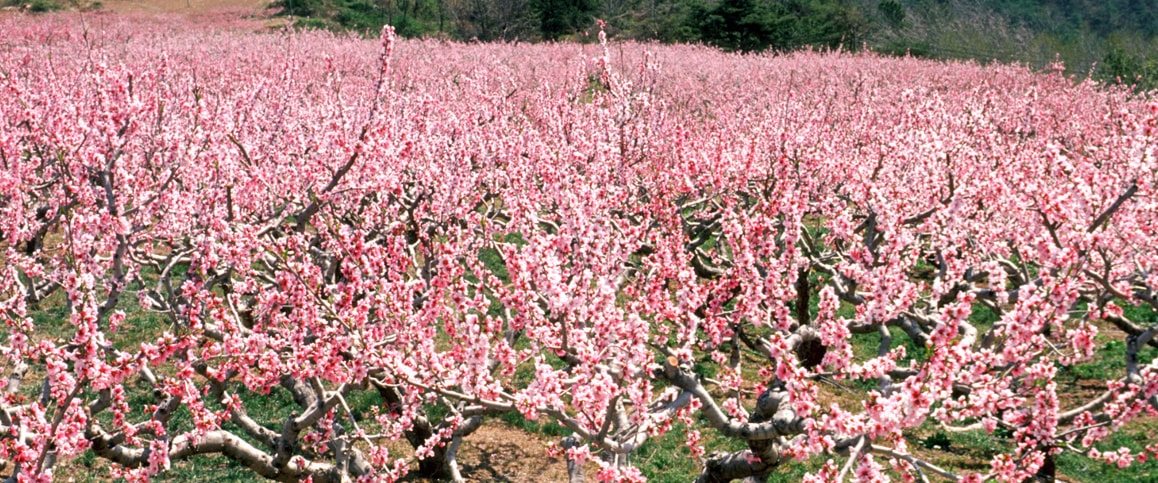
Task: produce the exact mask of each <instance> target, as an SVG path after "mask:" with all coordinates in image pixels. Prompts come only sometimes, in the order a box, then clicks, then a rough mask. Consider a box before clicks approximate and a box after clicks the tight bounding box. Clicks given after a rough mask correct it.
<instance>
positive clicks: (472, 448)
mask: <svg viewBox="0 0 1158 483" xmlns="http://www.w3.org/2000/svg"><path fill="white" fill-rule="evenodd" d="M548 441H549V439H548V438H547V437H544V436H540V435H533V434H528V433H526V432H524V431H520V430H516V429H513V428H510V427H507V426H506V425H503V424H501V423H498V424H488V425H484V426H482V427H481V428H479V429H478V431H476V432H475V433H474V434H472V435H470V436H469V437H467V438H466V439H465V440H463V444H462V447H461V448H460V449H459V462H460V467H461V469H462V473H463V476H464V477H465V478H466V479H467V481H475V482H507V483H537V482H556V481H567V464H566V461H564V460H563V459H562V458H549V457H547V456H545V455H544V446H545V445H546V443H547V442H548ZM404 446H405V445H400V446H399V450H400V451H404V449H403V448H404ZM589 472H593V471H591V470H589ZM54 479H55V480H56V481H61V482H75V483H98V482H106V481H111V476H110V474H109V467H108V464H107V463H105V462H104V461H102V460H99V459H95V458H91V457H85V458H81V459H78V460H74V461H70V462H67V463H65V464H63V465H61V466H60V467H58V468H57V471H56V475H55V478H54ZM156 481H171V482H187V481H213V482H215V483H227V482H260V481H267V480H264V479H262V478H261V477H259V476H257V475H256V474H254V473H252V472H249V471H247V470H245V469H243V468H240V467H238V466H237V465H234V464H231V463H230V462H229V461H228V460H226V459H225V458H199V459H193V460H190V461H186V462H181V463H177V464H175V465H174V466H173V470H172V471H170V472H167V473H166V474H163V475H161V476H159V477H157V478H156ZM403 481H409V482H414V483H428V482H431V483H432V482H433V480H429V479H425V478H416V477H413V476H411V477H408V478H406V479H405V480H403Z"/></svg>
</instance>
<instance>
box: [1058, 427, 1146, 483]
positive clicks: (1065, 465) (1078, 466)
mask: <svg viewBox="0 0 1158 483" xmlns="http://www.w3.org/2000/svg"><path fill="white" fill-rule="evenodd" d="M1155 431H1158V423H1156V422H1154V421H1149V422H1146V423H1144V424H1139V425H1135V426H1134V427H1132V428H1129V429H1126V430H1123V431H1119V432H1117V433H1114V434H1112V435H1110V436H1109V437H1108V438H1106V440H1105V441H1103V442H1101V443H1098V444H1097V445H1095V446H1096V447H1097V448H1098V449H1099V450H1102V451H1113V450H1117V449H1118V448H1129V449H1130V450H1132V451H1138V450H1141V449H1142V448H1143V447H1144V446H1145V444H1146V443H1153V442H1154V434H1155ZM1057 462H1058V469H1059V470H1060V471H1061V472H1062V473H1064V474H1065V475H1067V476H1069V477H1071V478H1073V479H1075V480H1077V481H1080V482H1084V483H1106V482H1111V481H1113V482H1123V483H1132V482H1137V483H1154V482H1158V460H1154V459H1149V460H1147V461H1146V462H1145V463H1134V464H1133V465H1131V466H1130V467H1128V468H1118V467H1117V466H1113V465H1109V464H1106V463H1103V462H1101V461H1095V460H1092V459H1090V458H1088V457H1086V456H1084V455H1078V454H1074V453H1069V452H1067V453H1063V454H1062V455H1061V456H1060V457H1058V461H1057Z"/></svg>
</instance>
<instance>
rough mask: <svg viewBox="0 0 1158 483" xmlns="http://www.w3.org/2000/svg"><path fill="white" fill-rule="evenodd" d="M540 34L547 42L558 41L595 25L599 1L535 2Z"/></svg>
mask: <svg viewBox="0 0 1158 483" xmlns="http://www.w3.org/2000/svg"><path fill="white" fill-rule="evenodd" d="M531 7H532V8H533V9H534V11H535V13H536V16H537V17H538V18H539V32H540V33H541V34H542V35H543V38H544V39H546V40H558V39H559V38H560V37H563V36H565V35H570V34H573V33H575V32H577V31H579V30H581V29H583V28H586V27H589V26H591V25H593V24H594V23H595V17H596V16H597V15H598V13H599V8H600V4H599V0H534V1H533V2H532V4H531Z"/></svg>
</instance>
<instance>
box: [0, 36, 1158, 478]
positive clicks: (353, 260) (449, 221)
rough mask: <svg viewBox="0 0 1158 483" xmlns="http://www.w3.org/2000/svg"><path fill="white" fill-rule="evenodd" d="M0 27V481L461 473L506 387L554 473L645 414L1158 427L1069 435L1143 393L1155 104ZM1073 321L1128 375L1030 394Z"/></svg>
mask: <svg viewBox="0 0 1158 483" xmlns="http://www.w3.org/2000/svg"><path fill="white" fill-rule="evenodd" d="M0 31H4V32H5V35H4V37H3V38H0V163H2V164H3V169H2V170H0V211H2V215H0V234H2V237H3V241H2V243H3V245H2V246H3V255H2V260H0V272H2V273H0V295H2V297H0V298H2V300H0V314H2V315H0V318H2V320H3V322H4V324H5V326H6V330H5V331H4V333H3V334H0V336H2V339H0V340H2V344H0V354H2V356H3V366H2V367H3V375H4V379H3V380H4V383H3V384H4V387H3V399H2V402H0V459H2V460H3V465H4V470H3V471H4V472H6V473H10V474H11V475H12V476H13V479H14V480H16V481H48V480H50V479H51V477H52V474H53V470H54V466H58V465H62V464H67V463H66V462H67V461H68V460H69V459H71V458H74V457H77V456H78V455H81V454H83V453H86V452H89V453H93V454H95V455H96V456H98V457H100V458H103V459H105V460H107V461H108V462H110V464H111V465H112V466H113V468H114V473H115V474H116V475H120V476H124V477H126V478H128V479H130V480H133V481H136V480H145V479H148V477H149V476H151V475H156V474H158V473H160V472H163V471H165V470H166V469H167V468H170V467H171V465H173V464H175V463H177V462H179V461H181V460H185V459H188V458H190V457H192V456H194V455H201V454H215V455H219V456H220V457H223V458H228V459H231V460H234V461H236V462H238V463H240V465H243V466H245V467H247V468H248V469H250V470H252V471H253V472H255V473H256V474H257V475H260V476H262V477H265V478H269V479H273V480H279V481H298V480H302V479H307V478H308V479H312V481H315V482H322V481H335V482H337V481H350V480H361V479H364V478H369V479H371V480H375V481H376V480H386V481H389V480H393V479H396V478H398V477H401V476H402V475H403V474H404V473H406V472H408V471H409V472H420V473H422V474H425V475H427V476H435V477H441V478H452V479H461V478H462V475H461V474H460V471H459V466H458V464H457V460H456V455H457V450H458V448H459V445H460V444H461V442H462V440H463V438H464V437H467V436H468V435H470V434H471V433H472V432H473V431H475V430H476V429H477V428H479V427H480V425H484V424H496V421H497V420H496V419H495V418H494V417H492V416H494V415H500V414H504V413H515V412H517V413H521V414H522V416H523V417H526V418H529V419H538V420H549V421H553V422H556V423H558V424H560V425H562V426H564V427H566V428H567V430H568V431H569V432H570V433H571V436H569V437H567V438H564V440H562V441H560V442H559V445H558V446H556V448H558V449H557V450H556V451H565V453H566V456H567V457H568V458H570V459H571V461H572V462H574V463H576V464H573V465H571V469H572V477H573V479H576V480H578V479H580V478H582V477H583V472H584V468H585V467H586V469H587V470H588V472H587V475H586V476H588V477H593V476H597V477H598V478H600V479H602V480H618V479H622V480H633V481H634V480H641V479H643V477H642V475H641V474H640V472H639V471H638V470H637V469H635V468H634V467H633V466H632V465H631V456H632V454H633V452H635V451H636V450H637V449H638V448H640V446H641V445H643V444H645V442H647V441H648V440H649V439H652V438H656V437H658V436H659V435H662V434H664V433H665V432H667V431H669V430H671V429H672V427H673V424H674V423H676V422H679V421H682V422H684V423H685V424H686V425H687V426H686V427H687V428H688V430H687V431H686V438H687V443H688V445H689V446H690V447H691V452H692V454H693V455H696V456H701V455H702V456H703V465H702V474H701V475H700V481H704V482H716V481H728V480H732V479H737V478H744V477H748V476H763V475H767V474H770V473H774V472H776V471H777V468H778V466H779V465H781V464H783V463H785V462H787V461H790V460H793V459H809V458H813V459H819V461H825V460H827V463H826V464H824V465H823V466H822V467H820V469H819V470H817V471H816V472H814V473H813V474H811V475H810V478H812V479H813V480H816V481H821V480H823V481H838V480H844V479H848V478H855V479H860V480H861V481H879V480H881V479H884V478H889V477H892V478H902V479H904V480H906V481H911V480H913V479H917V480H922V481H923V480H926V479H928V480H938V479H948V480H958V481H971V482H976V481H989V480H995V481H1009V482H1018V481H1023V480H1025V479H1027V478H1039V479H1049V478H1051V477H1052V475H1053V473H1054V471H1055V470H1054V467H1055V463H1054V459H1055V457H1056V456H1057V455H1058V454H1059V453H1060V452H1066V451H1072V452H1077V453H1082V454H1086V455H1087V456H1092V457H1095V458H1098V459H1102V460H1105V461H1107V462H1110V463H1114V464H1119V465H1128V464H1130V463H1131V462H1132V461H1135V460H1137V459H1145V458H1146V457H1147V454H1149V455H1150V456H1154V453H1156V452H1158V445H1156V446H1151V447H1149V448H1147V449H1146V451H1145V452H1142V453H1131V452H1129V451H1127V450H1123V451H1115V452H1100V451H1098V450H1097V449H1096V448H1095V444H1096V443H1097V442H1099V441H1101V440H1102V439H1103V438H1105V437H1107V435H1109V434H1111V433H1114V432H1115V431H1117V430H1119V429H1120V428H1122V427H1123V426H1124V425H1129V424H1131V421H1132V420H1134V419H1136V418H1139V417H1153V415H1154V414H1155V408H1156V407H1158V396H1156V394H1158V375H1156V374H1155V367H1154V364H1151V363H1149V362H1148V361H1147V360H1146V357H1144V355H1145V347H1146V346H1147V345H1150V346H1154V345H1158V340H1156V339H1155V338H1154V337H1153V336H1154V334H1155V332H1158V326H1155V325H1154V323H1155V321H1153V320H1149V321H1144V320H1130V318H1129V316H1127V315H1126V313H1127V312H1129V313H1138V312H1137V311H1123V307H1127V306H1129V305H1139V304H1141V305H1148V306H1151V307H1153V306H1155V305H1158V294H1156V292H1155V291H1156V290H1158V253H1156V250H1158V233H1156V232H1155V230H1158V197H1156V189H1158V185H1156V183H1158V174H1156V169H1158V161H1156V159H1155V146H1156V142H1158V131H1156V129H1158V127H1156V126H1155V116H1158V104H1153V103H1151V104H1146V103H1145V102H1144V101H1142V100H1138V99H1134V98H1131V97H1129V96H1128V95H1127V94H1126V93H1124V92H1121V91H1107V90H1103V89H1100V88H1099V87H1097V86H1095V85H1090V84H1079V85H1073V84H1072V82H1070V81H1068V80H1067V79H1064V78H1062V77H1060V76H1059V75H1050V74H1033V73H1030V72H1028V71H1026V70H1023V69H1020V68H1014V67H1002V66H993V67H984V68H983V67H979V66H976V65H968V64H941V63H932V62H925V61H918V60H913V59H885V58H879V57H875V56H872V55H847V54H840V53H830V54H820V53H801V54H794V55H790V56H779V57H776V56H734V55H724V54H720V53H718V52H715V51H713V50H710V49H706V48H699V47H688V46H683V47H659V46H643V45H630V44H629V45H613V46H610V47H603V48H600V47H599V46H586V47H585V46H578V45H567V44H558V45H537V46H528V45H470V46H467V45H455V44H449V45H448V44H445V43H437V42H418V41H411V42H398V41H394V40H393V38H392V36H391V35H389V33H385V34H384V35H383V39H382V41H381V43H378V42H370V41H362V40H357V39H349V38H340V37H334V36H331V35H329V34H325V33H319V32H307V33H298V34H279V35H256V34H245V33H238V32H235V31H227V30H216V29H214V28H213V26H212V25H209V26H206V25H201V24H190V23H187V22H179V21H175V20H165V21H160V23H158V24H155V25H153V26H142V25H140V24H127V23H123V21H122V20H118V19H116V18H110V17H94V18H90V19H83V18H79V17H68V16H62V17H49V18H43V19H40V20H39V21H37V22H28V21H26V20H25V19H19V18H17V19H8V20H3V21H0ZM979 311H988V312H989V313H991V314H993V316H992V317H990V319H993V320H991V321H990V322H985V323H979V322H978V323H974V321H977V320H981V319H980V318H978V317H971V315H973V314H974V313H977V312H979ZM1099 327H1100V328H1103V330H1104V329H1105V328H1109V327H1114V328H1116V330H1115V333H1124V334H1125V336H1123V337H1125V340H1124V343H1125V348H1126V350H1125V354H1124V355H1122V357H1125V359H1126V360H1125V363H1124V365H1125V370H1124V371H1123V372H1121V373H1119V374H1116V375H1115V376H1114V378H1113V379H1111V380H1107V381H1105V384H1104V387H1103V388H1102V390H1101V392H1100V393H1099V394H1096V395H1092V396H1090V397H1088V398H1086V399H1078V400H1075V399H1074V398H1059V389H1058V382H1057V380H1056V379H1057V378H1058V373H1059V371H1063V370H1065V368H1067V367H1068V366H1072V365H1075V364H1080V363H1083V362H1087V361H1089V360H1090V359H1091V357H1093V356H1094V349H1095V339H1094V337H1095V335H1096V334H1098V331H1099ZM862 334H867V335H862ZM858 337H859V338H861V340H863V339H864V338H865V337H875V339H872V340H874V341H877V343H876V347H873V348H872V350H871V351H869V352H868V353H866V352H865V351H863V350H857V348H856V347H854V345H853V344H852V341H853V340H856V338H858ZM824 381H829V382H824ZM834 385H835V386H841V387H846V388H847V387H854V388H859V389H856V390H851V393H852V394H855V395H857V398H855V399H854V400H853V402H851V403H850V402H849V398H850V396H849V395H848V394H845V395H844V396H842V397H843V399H841V398H834V397H833V396H832V392H833V389H832V388H833V387H835V386H834ZM269 393H277V394H282V395H286V396H287V397H286V398H285V399H292V401H293V403H292V405H293V410H292V412H291V413H290V414H289V415H288V416H286V415H285V413H279V412H277V411H269V410H266V408H263V406H262V404H263V403H262V402H261V401H263V399H261V398H263V397H267V396H262V395H263V394H269ZM861 396H863V397H861ZM268 397H272V396H268ZM354 399H357V400H359V401H366V400H370V401H372V404H371V405H370V408H369V409H368V410H355V409H352V407H351V406H352V405H351V403H350V401H351V400H354ZM841 401H843V403H842V402H841ZM279 414H280V416H279ZM930 424H932V425H934V426H936V427H939V428H941V430H944V431H967V430H972V429H976V428H983V429H984V430H987V431H990V432H1001V434H1003V435H1005V437H1007V438H1009V440H1010V441H1011V444H1010V445H1009V446H1008V447H1007V450H1008V451H1007V452H1006V453H1003V454H999V455H997V456H996V457H994V458H993V459H992V461H990V462H989V463H988V465H987V467H986V468H985V469H983V470H981V471H979V472H978V471H962V470H961V469H958V468H951V467H941V466H938V465H936V464H934V463H932V462H929V461H927V460H926V459H924V458H922V457H921V455H920V454H918V453H920V452H919V451H914V448H913V447H912V446H911V445H910V443H911V439H912V434H913V433H912V431H913V429H914V428H916V427H918V426H921V425H930ZM680 427H684V426H680ZM708 432H710V433H712V434H713V435H714V437H715V438H724V439H733V440H737V441H740V442H742V444H743V445H745V446H746V449H743V450H740V451H734V452H724V451H715V452H711V453H709V454H706V455H704V454H703V452H704V449H703V445H702V443H701V438H703V437H704V436H706V434H705V433H708ZM391 441H405V442H408V443H409V444H410V445H411V446H412V447H413V448H414V450H413V451H397V449H398V448H399V447H400V446H399V445H398V444H390V442H391ZM388 446H389V447H391V448H394V449H395V451H388V450H387V447H388ZM733 447H735V446H733ZM415 461H417V463H415ZM584 462H585V463H586V464H584Z"/></svg>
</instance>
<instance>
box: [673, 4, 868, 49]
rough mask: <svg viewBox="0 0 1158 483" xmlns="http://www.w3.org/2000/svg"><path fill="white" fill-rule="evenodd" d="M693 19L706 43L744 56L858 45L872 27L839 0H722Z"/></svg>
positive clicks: (702, 7)
mask: <svg viewBox="0 0 1158 483" xmlns="http://www.w3.org/2000/svg"><path fill="white" fill-rule="evenodd" d="M692 18H693V20H692V21H693V22H694V23H695V25H696V27H697V30H698V31H699V34H700V38H702V39H703V40H704V41H705V42H707V43H709V44H712V45H715V46H717V47H720V48H722V49H724V50H732V51H741V52H759V51H762V50H765V49H769V48H773V49H777V50H792V49H797V48H800V47H804V46H816V47H829V48H835V47H837V46H839V45H841V44H843V45H845V46H849V47H856V46H858V45H859V43H860V40H861V39H862V38H863V36H864V34H865V32H867V30H868V25H869V24H868V22H867V20H865V18H864V16H863V15H861V14H860V12H859V11H858V10H857V9H856V7H855V6H854V5H852V4H844V3H842V2H839V1H834V0H783V1H781V0H720V1H719V3H716V4H715V5H712V6H702V5H701V6H699V7H697V11H696V13H695V14H694V15H693V16H692Z"/></svg>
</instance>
